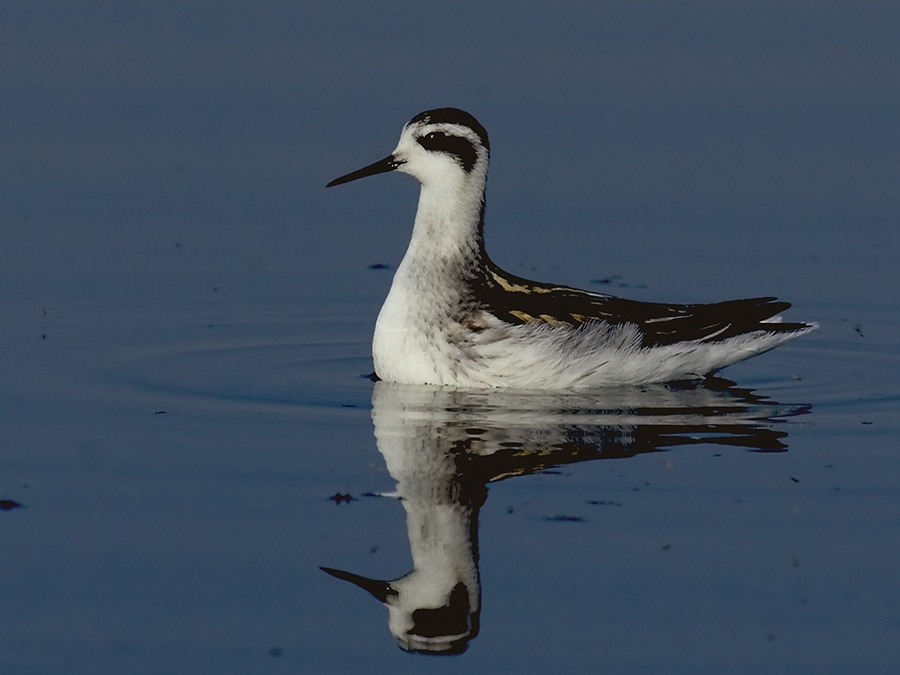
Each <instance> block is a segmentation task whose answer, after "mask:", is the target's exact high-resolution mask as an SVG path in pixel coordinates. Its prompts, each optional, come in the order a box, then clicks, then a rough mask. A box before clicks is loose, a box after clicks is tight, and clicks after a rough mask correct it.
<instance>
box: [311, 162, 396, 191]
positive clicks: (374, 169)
mask: <svg viewBox="0 0 900 675" xmlns="http://www.w3.org/2000/svg"><path fill="white" fill-rule="evenodd" d="M401 164H403V162H398V161H397V160H396V159H395V158H394V156H393V155H388V156H387V157H385V158H384V159H379V160H378V161H377V162H375V163H374V164H369V166H364V167H363V168H361V169H357V170H356V171H352V172H350V173H348V174H347V175H346V176H341V177H340V178H335V179H334V180H333V181H331V182H330V183H329V184H328V185H326V186H325V187H334V186H335V185H343V184H344V183H349V182H350V181H352V180H356V179H357V178H365V177H366V176H374V175H375V174H376V173H385V172H386V171H393V170H394V169H396V168H397V167H398V166H400V165H401Z"/></svg>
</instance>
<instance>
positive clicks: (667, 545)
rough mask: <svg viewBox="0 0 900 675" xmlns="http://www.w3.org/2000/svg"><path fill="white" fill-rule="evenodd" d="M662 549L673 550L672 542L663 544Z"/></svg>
mask: <svg viewBox="0 0 900 675" xmlns="http://www.w3.org/2000/svg"><path fill="white" fill-rule="evenodd" d="M662 550H663V551H671V550H672V544H663V547H662Z"/></svg>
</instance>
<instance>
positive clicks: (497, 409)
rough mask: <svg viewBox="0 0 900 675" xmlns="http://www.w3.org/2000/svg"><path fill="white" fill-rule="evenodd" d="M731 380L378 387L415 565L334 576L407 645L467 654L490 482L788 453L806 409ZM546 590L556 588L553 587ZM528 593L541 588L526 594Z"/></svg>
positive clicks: (475, 620)
mask: <svg viewBox="0 0 900 675" xmlns="http://www.w3.org/2000/svg"><path fill="white" fill-rule="evenodd" d="M732 385H733V383H732V382H728V381H727V380H707V381H705V382H704V383H703V384H698V385H697V386H694V387H683V388H682V387H673V386H671V385H647V386H646V387H607V388H604V389H600V390H597V391H592V392H574V393H573V392H547V391H525V392H522V391H516V392H510V391H485V390H477V389H468V390H462V389H456V388H451V387H439V386H421V385H401V384H394V383H389V382H378V383H376V384H375V389H374V391H373V392H372V422H373V423H374V426H375V438H376V440H377V442H378V450H379V452H381V454H382V456H383V457H384V461H385V464H386V466H387V469H388V472H389V473H390V475H391V477H392V478H393V479H394V480H396V481H397V486H396V489H395V490H394V491H393V492H392V493H391V494H389V495H385V496H390V497H396V498H398V499H400V500H401V503H402V504H403V508H404V510H405V511H406V528H407V533H408V535H409V547H410V553H411V554H412V561H413V570H412V571H411V572H409V573H408V574H405V575H403V576H402V577H400V578H398V579H394V580H390V581H386V580H380V579H369V578H366V577H363V576H360V575H358V574H354V573H352V572H346V571H343V570H338V569H334V568H330V567H323V568H322V569H323V570H324V571H325V572H327V573H328V574H330V575H331V576H333V577H336V578H338V579H341V580H344V581H349V582H351V583H352V584H355V585H356V586H359V587H360V588H363V589H365V590H366V591H368V592H369V593H371V594H372V595H373V596H374V597H375V598H377V599H378V600H379V601H380V602H382V603H384V605H385V606H386V607H387V608H388V612H389V620H388V623H389V626H390V630H391V633H393V635H394V636H395V637H396V638H397V642H398V644H399V645H400V647H401V648H402V649H404V650H407V651H415V652H420V653H426V654H455V653H459V652H462V651H464V650H465V649H466V647H467V645H468V643H469V642H470V641H471V640H472V639H473V638H474V637H475V636H476V635H477V634H478V631H479V628H480V617H481V582H480V577H479V571H478V518H479V510H480V508H481V506H482V505H483V504H484V501H485V499H486V497H487V486H488V484H490V483H492V482H495V481H500V480H507V479H513V478H515V477H516V476H523V475H527V474H531V473H535V472H539V471H544V470H547V469H548V468H550V467H553V466H560V465H564V464H566V465H568V464H575V463H578V462H582V461H586V460H595V459H620V458H626V457H633V456H635V455H638V454H642V453H647V452H658V451H661V450H666V449H669V448H672V447H675V446H679V445H695V444H698V443H711V444H718V445H725V446H732V447H742V448H746V449H749V450H754V451H771V452H782V451H784V450H785V449H786V446H785V445H784V443H783V442H782V440H783V439H784V437H785V436H786V435H787V434H786V432H784V431H778V430H776V429H772V428H769V424H768V423H767V421H768V420H774V419H778V418H782V417H791V416H795V415H802V414H805V413H806V412H807V411H808V409H809V406H807V405H782V404H779V403H776V402H774V401H769V400H767V399H766V398H765V397H762V396H757V395H755V394H754V393H753V392H752V391H750V390H746V389H737V388H735V387H733V386H732ZM545 590H546V589H545ZM522 592H540V591H538V590H535V589H523V591H522Z"/></svg>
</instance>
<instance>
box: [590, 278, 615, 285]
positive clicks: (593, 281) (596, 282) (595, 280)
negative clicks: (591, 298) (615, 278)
mask: <svg viewBox="0 0 900 675" xmlns="http://www.w3.org/2000/svg"><path fill="white" fill-rule="evenodd" d="M591 283H592V284H611V283H612V279H591Z"/></svg>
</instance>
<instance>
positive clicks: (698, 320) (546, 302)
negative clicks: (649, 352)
mask: <svg viewBox="0 0 900 675" xmlns="http://www.w3.org/2000/svg"><path fill="white" fill-rule="evenodd" d="M477 294H478V297H477V300H478V301H479V303H480V304H481V306H482V307H483V308H484V309H486V310H487V311H488V312H490V313H491V314H493V315H494V316H496V317H497V318H498V319H501V320H503V321H506V322H508V323H513V324H522V323H528V322H531V321H543V322H545V323H549V324H569V325H571V326H580V325H582V324H584V323H587V322H590V321H607V322H609V323H611V324H623V323H631V324H634V325H635V326H637V327H638V329H639V330H640V332H641V335H642V339H641V345H642V346H644V347H651V346H654V345H668V344H672V343H674V342H681V341H686V340H703V341H707V342H710V341H715V340H725V339H727V338H730V337H734V336H736V335H741V334H743V333H749V332H752V331H757V330H764V331H767V332H770V333H785V332H792V331H797V330H802V329H804V328H807V327H808V324H805V323H783V322H782V323H761V322H762V321H764V320H765V319H768V318H770V317H773V316H775V315H776V314H778V313H779V312H782V311H784V310H786V309H787V308H788V307H790V306H791V305H790V303H789V302H779V301H777V300H776V299H775V298H748V299H746V300H729V301H727V302H716V303H713V304H700V305H670V304H666V303H662V304H659V303H653V302H639V301H637V300H626V299H624V298H616V297H613V296H611V295H603V294H601V293H590V292H588V291H582V290H579V289H577V288H569V287H567V286H553V285H550V284H541V283H537V282H534V281H528V280H527V279H522V278H519V277H516V276H513V275H510V274H508V273H506V272H503V271H501V270H500V269H498V268H496V267H493V266H492V268H491V270H490V272H489V274H488V278H487V279H486V281H485V282H484V284H483V285H482V286H481V288H479V289H478V291H477Z"/></svg>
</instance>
